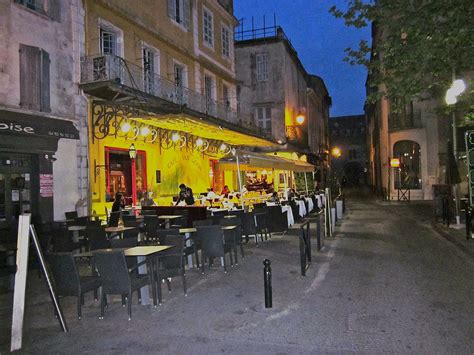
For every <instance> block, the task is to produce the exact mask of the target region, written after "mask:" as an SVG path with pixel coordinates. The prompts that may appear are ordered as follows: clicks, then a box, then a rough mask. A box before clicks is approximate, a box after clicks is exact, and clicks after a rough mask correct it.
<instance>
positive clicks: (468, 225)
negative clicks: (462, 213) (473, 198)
mask: <svg viewBox="0 0 474 355" xmlns="http://www.w3.org/2000/svg"><path fill="white" fill-rule="evenodd" d="M471 223H472V209H471V206H466V240H469V239H471V238H472V231H471Z"/></svg>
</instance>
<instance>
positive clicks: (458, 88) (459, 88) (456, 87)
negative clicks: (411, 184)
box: [445, 72, 466, 225]
mask: <svg viewBox="0 0 474 355" xmlns="http://www.w3.org/2000/svg"><path fill="white" fill-rule="evenodd" d="M464 90H466V84H465V83H464V81H463V80H461V79H457V80H454V72H453V83H452V84H451V87H450V88H449V89H448V90H447V91H446V97H445V101H446V104H448V106H450V105H454V104H455V103H456V102H458V99H457V97H458V96H459V95H461V94H462V93H463V92H464ZM451 116H452V128H453V154H454V161H455V162H457V161H458V154H457V151H458V150H457V145H458V137H457V132H456V112H455V111H454V110H453V112H452V114H451ZM453 189H454V203H455V205H456V225H459V224H460V223H461V218H460V216H459V197H458V192H457V186H456V184H453ZM448 218H449V217H448Z"/></svg>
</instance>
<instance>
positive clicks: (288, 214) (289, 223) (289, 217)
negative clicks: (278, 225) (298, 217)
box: [281, 205, 295, 227]
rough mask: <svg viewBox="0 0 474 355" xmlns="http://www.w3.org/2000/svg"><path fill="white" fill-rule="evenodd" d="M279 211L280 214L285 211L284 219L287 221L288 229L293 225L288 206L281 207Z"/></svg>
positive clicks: (291, 214)
mask: <svg viewBox="0 0 474 355" xmlns="http://www.w3.org/2000/svg"><path fill="white" fill-rule="evenodd" d="M281 211H282V212H285V211H286V218H287V219H288V227H291V226H292V225H293V224H295V218H294V217H293V211H292V210H291V206H289V205H286V206H281Z"/></svg>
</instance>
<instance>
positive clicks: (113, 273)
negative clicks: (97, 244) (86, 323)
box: [94, 250, 156, 320]
mask: <svg viewBox="0 0 474 355" xmlns="http://www.w3.org/2000/svg"><path fill="white" fill-rule="evenodd" d="M94 258H95V262H96V265H97V270H98V271H99V275H100V278H101V279H102V296H101V299H100V317H99V319H103V318H104V308H105V305H106V303H107V295H110V294H118V295H122V300H123V296H127V302H128V320H131V319H132V293H133V292H134V291H138V292H140V288H142V287H145V286H147V285H151V286H152V292H153V305H154V306H156V288H155V285H153V278H152V277H151V274H146V275H141V274H138V273H136V272H135V271H136V270H137V269H138V267H139V266H141V265H142V264H144V263H147V261H144V262H142V263H138V264H136V265H135V266H134V267H133V268H131V269H129V268H128V265H127V261H126V258H125V255H124V253H123V251H121V250H113V251H105V252H95V253H94ZM150 270H151V268H150ZM139 298H140V296H139Z"/></svg>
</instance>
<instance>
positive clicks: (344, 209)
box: [342, 194, 346, 213]
mask: <svg viewBox="0 0 474 355" xmlns="http://www.w3.org/2000/svg"><path fill="white" fill-rule="evenodd" d="M342 213H346V195H344V194H342Z"/></svg>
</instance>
